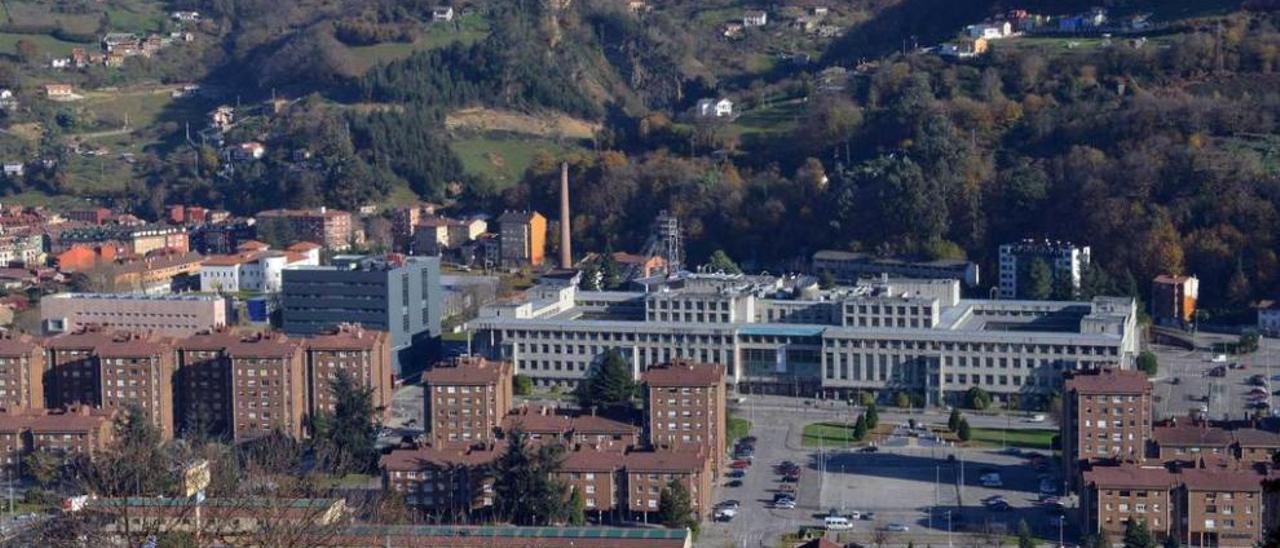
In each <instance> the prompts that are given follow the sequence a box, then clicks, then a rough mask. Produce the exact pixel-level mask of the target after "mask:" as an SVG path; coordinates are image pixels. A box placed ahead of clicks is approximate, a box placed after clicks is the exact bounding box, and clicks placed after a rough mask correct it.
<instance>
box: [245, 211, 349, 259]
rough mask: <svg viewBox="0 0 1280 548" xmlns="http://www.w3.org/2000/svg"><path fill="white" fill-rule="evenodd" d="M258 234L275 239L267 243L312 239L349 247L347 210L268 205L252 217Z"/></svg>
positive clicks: (329, 245)
mask: <svg viewBox="0 0 1280 548" xmlns="http://www.w3.org/2000/svg"><path fill="white" fill-rule="evenodd" d="M254 218H255V219H256V220H257V223H258V226H257V231H258V237H259V238H260V239H263V240H276V241H271V242H270V243H272V244H274V245H277V246H278V247H285V246H286V245H287V244H290V243H293V242H300V241H302V242H316V243H318V244H321V245H323V246H324V247H325V248H326V249H328V250H330V251H346V250H347V249H350V248H351V235H352V224H351V214H350V213H348V212H346V211H339V210H335V209H328V208H324V207H321V208H318V209H272V210H268V211H263V212H260V213H258V214H257V215H256V216H255V217H254Z"/></svg>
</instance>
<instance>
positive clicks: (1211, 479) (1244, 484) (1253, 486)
mask: <svg viewBox="0 0 1280 548" xmlns="http://www.w3.org/2000/svg"><path fill="white" fill-rule="evenodd" d="M1263 479H1266V478H1265V476H1262V475H1260V474H1257V473H1254V472H1253V471H1244V470H1240V471H1229V470H1202V469H1197V468H1187V469H1184V470H1182V482H1183V483H1184V484H1185V485H1186V486H1187V489H1188V490H1190V491H1233V492H1241V491H1253V492H1261V491H1262V480H1263Z"/></svg>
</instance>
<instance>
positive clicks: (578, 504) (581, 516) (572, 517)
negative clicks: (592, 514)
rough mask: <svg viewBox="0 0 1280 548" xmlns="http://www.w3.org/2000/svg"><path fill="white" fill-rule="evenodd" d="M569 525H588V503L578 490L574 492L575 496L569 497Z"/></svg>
mask: <svg viewBox="0 0 1280 548" xmlns="http://www.w3.org/2000/svg"><path fill="white" fill-rule="evenodd" d="M567 521H568V522H569V525H575V526H576V525H586V523H587V502H586V500H584V499H583V498H582V492H581V491H578V490H577V489H574V490H573V494H572V495H570V496H569V518H568V520H567Z"/></svg>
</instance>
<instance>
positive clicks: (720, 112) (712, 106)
mask: <svg viewBox="0 0 1280 548" xmlns="http://www.w3.org/2000/svg"><path fill="white" fill-rule="evenodd" d="M697 113H698V117H699V118H723V117H725V116H733V101H730V100H728V99H725V98H720V99H702V100H700V101H698V108H697Z"/></svg>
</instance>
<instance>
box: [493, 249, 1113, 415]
mask: <svg viewBox="0 0 1280 548" xmlns="http://www.w3.org/2000/svg"><path fill="white" fill-rule="evenodd" d="M467 328H468V330H470V331H471V332H473V333H475V334H476V335H475V336H474V337H473V339H472V341H473V344H474V345H475V346H474V347H473V348H476V349H477V350H478V351H479V352H481V353H483V354H485V355H487V356H489V357H491V358H501V359H505V360H510V361H512V362H513V363H514V364H515V367H516V372H517V373H519V374H523V375H528V376H529V377H530V378H532V379H534V382H535V383H537V384H539V385H543V386H572V385H575V384H576V383H577V382H578V381H580V380H582V379H584V378H586V377H587V375H589V372H590V371H591V368H592V367H593V366H594V365H595V364H596V363H597V362H598V360H599V359H600V357H601V356H603V355H604V353H606V352H608V351H618V352H621V353H622V355H623V356H624V357H625V358H626V359H627V360H628V361H629V362H630V363H631V365H632V367H633V370H634V371H635V373H636V374H637V375H638V374H639V373H640V372H641V371H643V370H644V369H646V368H648V367H650V366H652V365H656V364H661V363H665V362H668V361H670V360H672V359H675V358H686V359H689V360H693V361H695V362H702V363H720V364H724V365H725V366H726V371H727V378H726V381H727V382H728V383H730V384H732V385H735V386H736V387H737V388H738V389H739V390H743V391H747V390H749V391H750V392H751V393H786V394H799V395H805V396H806V397H813V396H814V395H815V394H826V395H827V396H828V397H847V396H849V395H850V394H852V393H853V392H855V391H857V390H876V391H881V393H886V391H903V392H907V393H911V394H916V395H922V396H924V397H925V398H927V399H928V401H929V402H930V403H933V404H937V403H939V402H953V401H958V400H959V399H961V398H962V397H963V394H964V393H965V392H967V391H968V390H969V389H971V388H973V387H981V388H983V389H984V390H987V391H988V392H990V393H993V394H996V395H997V396H999V397H1007V396H1009V395H1013V394H1019V395H1020V396H1021V397H1022V398H1024V401H1025V400H1026V399H1027V398H1038V397H1043V396H1047V395H1049V394H1051V393H1053V391H1055V390H1060V389H1061V386H1062V373H1063V372H1065V371H1068V370H1075V369H1082V368H1094V367H1102V366H1110V367H1119V368H1130V367H1132V364H1133V359H1134V357H1135V355H1136V354H1137V352H1138V334H1137V307H1136V304H1135V303H1134V301H1133V300H1132V299H1129V298H1108V297H1101V298H1096V299H1093V300H1092V301H1089V302H1067V301H1061V302H1059V301H1004V300H985V299H961V298H960V284H959V282H958V281H956V280H903V279H887V278H885V279H880V280H875V281H871V282H863V283H861V284H860V285H857V286H843V287H837V288H834V289H829V290H821V289H819V288H818V283H817V280H816V279H815V278H812V277H790V278H774V277H769V276H743V275H723V274H718V275H708V274H688V273H684V274H682V275H678V276H676V277H674V278H672V279H670V280H666V281H663V282H660V283H657V284H655V285H653V286H652V288H651V291H650V292H648V293H645V292H639V291H635V292H631V291H626V292H623V291H590V292H589V291H578V290H577V288H576V285H574V284H573V283H572V281H565V280H551V281H546V280H544V281H543V283H541V284H539V285H537V286H535V287H534V288H532V289H531V290H529V292H528V293H527V300H524V301H521V302H514V303H501V304H494V305H490V306H487V307H485V308H484V309H482V310H481V313H480V316H479V318H477V319H475V320H472V321H470V322H468V323H467Z"/></svg>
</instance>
